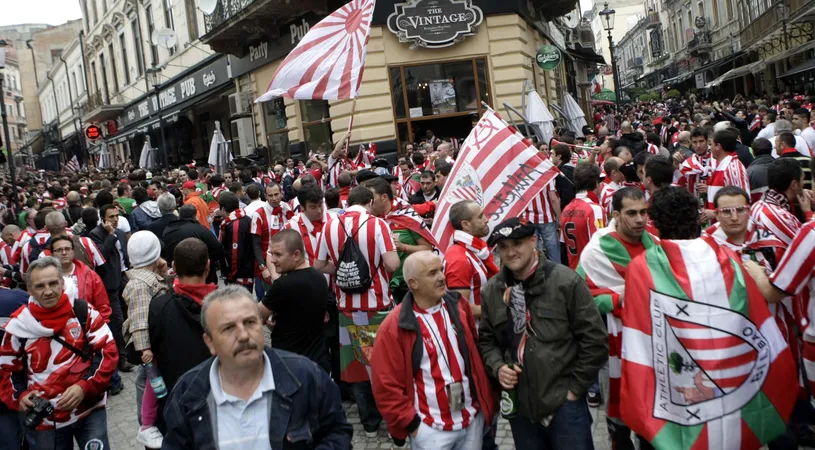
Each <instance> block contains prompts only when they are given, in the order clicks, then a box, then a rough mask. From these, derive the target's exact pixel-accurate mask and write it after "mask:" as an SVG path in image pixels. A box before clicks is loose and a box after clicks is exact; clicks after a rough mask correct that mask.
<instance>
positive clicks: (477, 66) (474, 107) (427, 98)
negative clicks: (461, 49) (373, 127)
mask: <svg viewBox="0 0 815 450" xmlns="http://www.w3.org/2000/svg"><path fill="white" fill-rule="evenodd" d="M486 64H487V63H486V61H485V60H484V59H467V60H462V61H453V62H444V63H438V64H424V65H411V66H397V67H391V68H390V69H389V73H390V84H391V93H392V100H393V107H394V112H395V115H396V129H397V140H398V141H399V142H398V145H399V147H398V148H402V147H403V146H404V145H405V144H406V143H408V142H413V141H418V140H420V139H421V138H424V137H425V136H426V135H427V134H429V133H433V135H434V136H437V137H439V138H453V137H455V138H459V139H462V140H463V139H464V138H466V137H467V135H469V133H470V130H471V129H472V120H473V118H474V117H475V118H476V120H477V117H480V116H481V114H482V113H483V111H484V108H483V106H482V105H481V102H486V103H491V101H490V92H489V89H488V80H487V67H486Z"/></svg>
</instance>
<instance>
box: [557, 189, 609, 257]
mask: <svg viewBox="0 0 815 450" xmlns="http://www.w3.org/2000/svg"><path fill="white" fill-rule="evenodd" d="M605 226H606V215H605V213H604V212H603V208H602V207H600V205H598V204H597V203H595V202H594V201H593V200H592V199H591V198H589V196H588V195H587V193H586V192H585V191H583V192H579V193H578V194H577V195H576V196H575V198H574V200H573V201H572V202H571V203H569V204H568V205H567V206H566V208H565V209H564V210H563V212H562V213H561V214H560V242H563V243H565V244H566V252H567V256H568V258H569V268H570V269H572V270H574V269H575V268H577V263H578V262H579V261H580V253H582V252H583V249H584V248H586V245H588V244H589V241H590V240H591V236H592V235H593V234H594V233H595V232H596V231H597V230H599V229H600V228H604V227H605Z"/></svg>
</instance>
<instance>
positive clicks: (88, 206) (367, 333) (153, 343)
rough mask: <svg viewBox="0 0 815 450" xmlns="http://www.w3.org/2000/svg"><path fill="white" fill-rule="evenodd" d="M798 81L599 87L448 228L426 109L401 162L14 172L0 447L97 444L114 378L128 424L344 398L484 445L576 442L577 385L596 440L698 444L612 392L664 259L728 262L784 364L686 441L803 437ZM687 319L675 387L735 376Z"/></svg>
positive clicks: (180, 437) (412, 434)
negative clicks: (505, 202)
mask: <svg viewBox="0 0 815 450" xmlns="http://www.w3.org/2000/svg"><path fill="white" fill-rule="evenodd" d="M812 101H813V100H812V98H811V97H810V98H805V97H802V96H797V95H792V94H783V95H779V96H777V97H766V98H753V99H745V98H743V97H742V96H737V97H736V98H735V99H721V100H720V101H713V100H712V99H707V98H702V97H699V98H697V97H696V95H694V94H691V95H688V96H686V98H682V99H673V100H665V101H663V102H649V103H636V104H629V105H627V106H624V107H620V108H619V109H618V108H617V107H614V106H601V107H598V108H597V109H596V110H595V111H594V115H593V117H590V122H591V125H590V126H585V127H583V128H582V130H572V129H570V128H568V127H558V128H556V129H555V135H554V136H553V137H552V139H550V140H549V141H548V142H534V144H533V145H535V146H536V148H537V149H538V150H539V151H540V152H541V154H542V156H543V157H544V158H547V159H549V160H550V161H551V162H552V164H553V165H554V166H555V167H557V170H558V171H559V174H558V176H557V177H556V178H554V180H553V181H552V182H551V183H549V184H548V185H547V186H546V187H545V188H544V189H543V190H542V191H541V192H539V193H536V194H535V196H534V198H532V200H531V202H530V203H529V206H528V207H526V210H525V211H524V212H523V213H522V214H521V215H520V216H519V217H511V218H507V219H506V220H503V221H502V222H500V223H498V224H492V226H491V224H490V223H489V222H490V220H489V219H490V218H489V217H487V216H485V214H484V212H483V209H482V206H481V205H480V204H479V203H477V202H475V201H472V200H461V201H457V202H456V203H455V204H454V205H453V206H452V207H451V208H450V209H449V218H448V219H449V224H450V226H452V228H453V230H454V231H453V237H452V245H450V246H449V248H446V249H444V248H437V247H436V245H437V244H436V243H435V239H434V237H433V234H432V233H431V232H430V227H431V225H432V223H433V221H434V219H436V220H437V219H438V218H437V217H434V216H435V212H436V209H437V206H438V204H439V202H440V201H441V200H442V199H441V195H442V192H443V190H444V189H445V185H449V184H450V183H452V182H454V181H455V180H454V176H455V172H454V170H453V169H454V167H455V163H456V157H457V152H458V148H456V147H457V145H458V144H457V142H454V141H451V140H447V139H445V137H444V136H443V135H444V133H443V130H436V132H435V133H434V132H433V131H428V132H427V134H426V135H425V136H423V138H422V139H421V141H419V142H416V143H409V144H407V145H405V146H404V148H402V149H400V151H399V152H398V155H397V160H396V164H389V162H388V161H387V160H386V159H385V158H382V157H381V156H378V155H377V153H376V148H375V146H374V145H370V146H365V145H362V146H360V148H349V146H348V145H346V139H345V138H344V137H343V138H340V139H338V142H337V144H336V145H335V146H334V147H333V149H331V148H329V147H326V149H324V150H323V151H322V152H317V153H316V154H310V155H309V157H308V158H305V159H307V160H306V161H301V160H298V159H295V158H287V159H285V160H281V161H275V162H272V163H271V164H247V165H243V166H240V167H234V165H233V167H231V168H229V169H227V170H226V171H221V172H223V173H217V171H216V170H215V168H214V167H211V166H206V165H201V166H198V167H196V165H195V164H194V163H193V164H190V165H184V166H181V167H178V168H172V169H164V170H159V169H153V170H152V171H151V170H147V169H145V168H139V167H132V166H126V167H121V168H120V170H111V169H107V170H92V171H74V172H70V173H69V172H61V173H50V172H49V173H45V172H34V171H24V172H23V173H22V174H18V180H17V183H16V185H14V186H12V185H11V184H10V183H9V182H8V178H6V181H7V182H6V183H4V184H3V187H2V194H1V195H0V208H2V210H0V224H1V225H2V231H0V237H2V241H0V261H2V267H3V269H2V273H1V274H0V275H2V280H1V281H0V283H1V284H2V289H0V324H1V325H2V329H0V336H2V341H1V343H0V400H1V401H2V402H0V436H2V438H1V439H0V449H14V450H17V449H20V448H31V449H66V450H68V449H72V448H73V447H74V441H75V442H76V445H78V447H79V448H80V449H84V450H103V449H106V448H109V447H110V442H109V437H108V427H107V418H106V412H105V405H106V400H107V396H109V395H128V396H133V397H134V402H135V404H136V405H137V411H138V412H137V414H138V418H139V424H140V428H139V429H138V430H133V436H134V438H135V439H136V440H137V441H138V442H139V443H140V444H142V445H144V446H145V447H147V448H165V449H212V448H220V449H222V450H228V449H269V448H272V449H306V448H323V449H329V448H330V449H348V448H351V441H352V427H351V425H349V423H348V420H347V419H346V415H345V411H344V408H343V405H342V400H343V399H350V400H352V401H354V402H355V403H356V404H357V406H358V409H359V413H360V421H361V423H362V425H363V428H364V431H365V433H366V434H368V435H376V433H377V430H378V429H379V428H380V425H382V424H385V425H386V426H387V430H388V433H389V434H390V436H391V438H392V445H393V447H394V448H407V447H409V448H413V449H463V450H471V449H476V450H477V449H481V448H484V449H493V448H496V445H495V437H496V436H495V435H496V429H497V423H498V417H499V416H500V415H503V416H504V417H505V418H507V419H508V420H509V424H510V426H511V430H512V437H513V439H514V442H515V445H516V448H519V449H552V450H561V449H573V450H584V449H593V445H594V444H593V441H592V423H591V421H592V419H591V415H590V409H589V408H591V407H603V408H605V409H606V410H607V418H608V419H607V424H605V425H606V426H607V427H608V431H609V439H610V441H611V448H614V449H634V448H640V449H647V448H691V445H690V444H691V443H692V441H689V440H688V439H697V438H696V437H695V436H694V437H690V436H688V435H681V436H680V435H679V434H676V435H668V434H667V433H658V431H659V429H658V428H655V426H654V425H653V424H652V420H653V418H652V415H654V414H656V413H655V412H654V411H652V410H651V409H643V408H640V407H638V406H637V402H638V401H639V400H638V399H637V398H639V395H633V394H632V393H634V392H637V391H636V388H637V384H647V383H645V381H644V380H645V378H646V377H643V378H639V377H636V376H634V374H636V373H637V372H635V371H634V366H635V364H634V362H633V359H632V358H634V359H635V358H638V357H640V356H639V355H638V354H637V352H636V351H634V350H636V349H634V348H633V347H632V346H633V345H634V343H635V342H637V341H636V340H633V338H637V336H639V335H642V334H644V333H646V331H647V334H648V335H650V334H651V331H650V328H649V330H646V331H636V330H639V329H640V328H638V327H639V321H640V320H642V317H641V315H638V314H639V312H638V310H637V308H645V309H646V310H647V308H648V306H647V305H648V304H649V303H648V296H649V295H653V294H652V293H649V291H651V292H653V291H655V290H659V289H657V288H655V287H654V286H657V285H664V284H665V283H668V281H664V280H662V278H660V277H658V275H659V274H663V275H664V274H666V273H668V274H674V276H675V277H676V278H677V280H676V281H675V282H673V281H671V283H674V284H672V286H673V285H675V286H677V287H676V288H675V290H676V291H677V292H678V294H676V295H675V296H681V295H680V294H682V292H683V291H684V292H685V293H686V294H687V298H688V299H690V300H698V301H702V300H705V299H706V297H705V294H706V293H711V292H713V289H714V288H713V287H711V286H712V285H713V284H717V283H718V284H723V285H726V286H725V287H723V288H722V289H725V288H726V289H727V292H728V293H730V292H736V291H737V290H738V289H737V287H739V286H743V287H744V289H743V290H744V292H745V293H744V295H743V298H742V300H743V302H744V303H745V304H747V305H748V306H745V307H744V308H746V309H745V311H746V310H747V309H750V310H756V309H758V310H761V311H764V310H767V311H769V312H768V314H769V315H770V316H771V317H772V319H773V320H769V321H768V322H767V323H764V324H763V325H762V324H759V325H761V332H762V333H763V335H764V336H772V337H774V336H778V339H776V340H772V339H770V338H767V342H768V344H767V345H769V347H770V348H771V349H773V351H772V352H771V353H772V354H773V358H775V360H776V361H778V364H777V365H774V369H773V370H774V373H772V376H774V377H778V378H774V380H786V381H789V383H787V384H786V385H783V390H784V391H783V392H784V394H783V395H782V396H781V397H782V398H780V399H777V398H775V397H773V396H772V395H769V394H767V398H769V400H768V402H769V403H772V404H774V405H775V408H776V409H777V410H778V414H779V415H780V420H781V424H780V427H779V425H778V424H777V423H774V422H771V421H770V419H766V422H764V420H765V419H764V417H765V416H761V415H754V416H753V417H752V419H750V420H751V422H749V423H748V418H747V413H744V412H743V413H742V414H743V417H745V418H744V421H745V423H747V425H744V423H742V424H740V425H739V422H736V423H735V424H736V425H734V426H731V425H732V424H731V425H726V426H731V429H730V430H729V431H728V430H724V431H722V430H721V429H718V431H714V427H712V426H710V427H709V429H706V430H705V431H702V433H706V434H705V438H704V439H706V441H705V442H706V443H707V446H705V445H703V444H700V445H701V446H700V447H698V448H758V446H759V443H760V444H768V445H769V448H770V449H773V450H775V449H793V448H798V446H799V445H813V444H815V436H814V435H813V431H812V429H811V428H810V427H811V425H813V424H815V421H814V420H813V418H815V416H813V413H814V412H815V411H813V409H812V406H811V404H810V394H811V393H815V392H813V390H812V389H813V387H815V384H810V381H812V382H815V347H813V345H815V321H814V320H813V319H815V317H813V315H814V313H813V311H815V310H813V309H812V307H811V305H810V303H809V301H810V298H811V295H813V293H815V273H813V270H815V222H813V221H812V216H813V201H814V200H815V198H813V197H814V196H813V192H812V171H813V170H815V169H813V167H814V166H813V165H812V161H813V155H814V154H813V151H815V126H813V124H812V117H811V115H810V109H811V107H812ZM577 131H579V132H577ZM435 134H439V135H441V137H436V136H435ZM689 249H692V250H693V251H690V250H689ZM720 263H721V264H720ZM629 266H630V267H631V268H632V270H631V271H629V270H628V268H629ZM700 267H702V268H704V269H705V270H708V269H710V268H711V267H715V268H716V270H719V267H721V274H719V272H716V273H713V272H699V270H701V269H699V268H700ZM677 273H679V274H684V276H680V275H675V274H677ZM649 274H650V275H649ZM694 275H700V276H698V277H697V276H694ZM717 277H718V278H721V279H723V280H724V282H722V281H721V280H719V279H718V278H717ZM713 278H717V279H715V280H714V279H713ZM700 279H701V281H700ZM706 289H710V290H706ZM716 289H718V288H716ZM691 291H695V292H696V295H695V296H694V292H691ZM738 292H741V291H738ZM700 293H701V294H700ZM712 295H713V294H711V296H712ZM728 295H729V294H726V295H725V301H727V298H726V297H727V296H728ZM739 295H741V294H739ZM735 296H737V295H736V294H733V295H732V297H735ZM643 299H644V300H643ZM624 300H625V301H624ZM707 300H709V301H710V302H714V300H711V299H710V298H708V299H707ZM731 304H733V302H732V301H731ZM643 305H645V306H643ZM734 308H735V307H734ZM762 308H763V309H762ZM745 314H746V313H745ZM645 317H646V318H647V317H648V314H647V313H646V315H645ZM667 320H668V323H671V324H673V325H672V326H673V327H674V330H676V329H679V328H682V327H683V326H682V325H680V324H678V323H679V322H677V321H676V320H674V319H667ZM684 323H685V324H688V323H690V322H684ZM682 329H683V330H685V331H684V334H682V333H678V332H677V333H678V334H677V335H676V336H677V337H676V338H675V339H677V342H681V343H682V345H684V346H685V347H686V348H688V349H689V350H687V353H681V354H680V353H676V355H677V356H674V355H671V367H672V368H674V369H675V372H676V373H677V374H678V375H676V377H680V376H681V374H682V373H683V370H684V371H686V372H687V373H689V374H691V375H688V376H687V377H688V380H690V381H689V382H688V384H687V385H680V386H677V385H674V386H673V387H672V388H671V389H672V393H671V395H673V396H678V397H676V398H681V400H676V399H674V402H675V403H676V402H679V403H681V404H683V405H696V404H702V403H704V402H706V401H711V400H712V399H715V398H717V397H720V396H723V395H727V394H729V393H730V392H731V391H734V390H737V389H740V388H741V386H743V385H745V383H746V381H745V379H746V378H747V375H746V374H747V373H748V372H743V371H742V372H740V371H739V369H740V367H742V366H740V365H739V364H742V363H733V364H731V365H730V366H726V367H725V366H722V364H720V363H719V362H717V361H713V362H710V361H711V359H710V358H711V357H708V359H706V358H703V357H700V356H699V355H700V354H702V353H703V352H704V351H707V350H704V349H701V350H699V347H697V348H694V347H693V346H692V345H690V344H688V339H690V338H689V337H691V336H693V335H694V333H693V332H694V331H701V330H699V329H698V326H696V325H692V326H691V325H685V328H682ZM632 330H633V331H632ZM264 333H270V334H271V347H268V346H266V345H264ZM637 333H639V334H637ZM629 336H633V338H629ZM723 336H724V334H723ZM728 336H729V335H728ZM730 338H732V337H722V338H721V339H722V340H723V341H724V340H726V339H730ZM630 339H632V340H630ZM691 340H692V339H691ZM675 345H678V344H675ZM721 345H722V346H725V345H726V344H724V343H722V344H721ZM717 348H719V347H717ZM721 348H724V347H721ZM710 351H715V350H710ZM649 354H650V350H649ZM683 355H684V357H685V360H683ZM745 355H749V353H745ZM691 356H694V359H695V360H696V361H695V363H694V362H693V361H690V362H688V360H689V359H690V357H691ZM713 359H715V358H713ZM787 360H789V364H786V365H784V364H785V362H786V361H787ZM677 361H678V362H677ZM648 364H651V365H652V366H654V364H655V363H649V362H648V361H644V362H641V364H640V365H639V366H637V367H640V368H642V367H645V365H648ZM774 364H775V363H774ZM649 367H650V366H649ZM700 367H701V368H702V369H703V370H698V369H699V368H700ZM133 370H135V371H137V372H138V377H137V379H136V385H135V386H127V389H125V388H126V387H125V386H124V384H123V381H122V378H121V376H120V373H121V372H130V371H133ZM640 370H642V369H640ZM654 370H656V366H654V369H651V375H650V377H651V378H653V376H654V375H653V372H654ZM727 370H730V371H731V372H732V373H730V375H722V374H721V373H722V372H726V371H727ZM750 370H752V369H750ZM779 373H780V375H779ZM799 375H800V376H799ZM675 379H680V378H675ZM799 380H801V381H800V382H799ZM651 384H653V383H651ZM123 389H125V390H123ZM651 389H652V390H653V386H652V387H651ZM647 395H650V397H649V398H650V399H652V400H653V398H654V395H655V394H654V392H650V394H647V393H645V392H644V391H643V393H642V395H641V396H642V397H647ZM633 397H637V398H633ZM651 403H652V405H650V406H649V408H650V407H653V403H654V402H653V401H651ZM779 405H781V406H779ZM783 405H789V406H783ZM765 406H766V404H765ZM711 420H713V419H711ZM669 422H671V421H670V420H669ZM660 426H661V425H660ZM745 427H746V428H747V430H746V431H744V429H745ZM739 429H742V431H741V432H740V431H739ZM758 429H761V430H762V431H761V432H759V431H757V430H758ZM751 430H752V431H751ZM697 433H698V431H697ZM716 433H718V434H716ZM739 433H741V434H740V435H739ZM765 438H767V439H765ZM698 439H700V440H701V439H702V438H701V437H700V438H698ZM716 439H720V440H718V441H716ZM679 441H681V442H682V446H680V443H679ZM696 442H697V443H698V442H700V441H696ZM694 448H696V447H694Z"/></svg>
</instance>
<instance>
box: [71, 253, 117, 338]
mask: <svg viewBox="0 0 815 450" xmlns="http://www.w3.org/2000/svg"><path fill="white" fill-rule="evenodd" d="M74 276H76V287H77V290H78V294H77V298H81V299H82V300H85V301H86V302H88V303H90V305H91V306H93V309H95V310H97V311H99V314H100V315H101V316H102V319H104V320H105V323H110V312H111V311H110V299H109V298H108V292H107V291H106V290H105V283H103V282H102V279H101V278H99V275H97V274H96V272H94V271H93V270H91V268H90V267H88V266H87V265H85V264H84V263H82V261H79V260H78V259H75V260H74Z"/></svg>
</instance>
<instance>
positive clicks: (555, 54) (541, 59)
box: [535, 45, 563, 70]
mask: <svg viewBox="0 0 815 450" xmlns="http://www.w3.org/2000/svg"><path fill="white" fill-rule="evenodd" d="M561 61H563V56H562V55H561V54H560V49H559V48H557V47H555V46H554V45H544V46H542V47H541V48H539V49H538V54H537V55H535V62H537V63H538V66H539V67H540V68H541V69H543V70H554V69H557V67H558V66H559V65H560V62H561Z"/></svg>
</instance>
